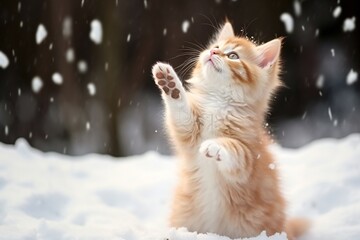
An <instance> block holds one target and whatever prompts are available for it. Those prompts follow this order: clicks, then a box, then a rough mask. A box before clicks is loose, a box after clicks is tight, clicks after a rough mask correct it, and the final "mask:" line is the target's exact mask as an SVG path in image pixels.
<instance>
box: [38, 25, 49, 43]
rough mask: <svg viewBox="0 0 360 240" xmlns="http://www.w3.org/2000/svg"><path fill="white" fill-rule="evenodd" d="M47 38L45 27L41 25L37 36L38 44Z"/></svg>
mask: <svg viewBox="0 0 360 240" xmlns="http://www.w3.org/2000/svg"><path fill="white" fill-rule="evenodd" d="M46 36H47V31H46V28H45V26H44V25H43V24H39V26H38V28H37V30H36V35H35V41H36V44H40V43H41V42H42V41H44V39H45V38H46Z"/></svg>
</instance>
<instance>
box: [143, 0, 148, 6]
mask: <svg viewBox="0 0 360 240" xmlns="http://www.w3.org/2000/svg"><path fill="white" fill-rule="evenodd" d="M147 7H148V3H147V1H146V0H144V8H147Z"/></svg>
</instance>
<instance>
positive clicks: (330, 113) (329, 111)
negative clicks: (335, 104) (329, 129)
mask: <svg viewBox="0 0 360 240" xmlns="http://www.w3.org/2000/svg"><path fill="white" fill-rule="evenodd" d="M328 114H329V119H330V121H332V119H333V116H332V112H331V108H330V107H328Z"/></svg>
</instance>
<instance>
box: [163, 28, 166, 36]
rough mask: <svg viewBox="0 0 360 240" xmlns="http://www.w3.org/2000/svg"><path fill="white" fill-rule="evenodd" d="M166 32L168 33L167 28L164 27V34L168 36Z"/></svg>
mask: <svg viewBox="0 0 360 240" xmlns="http://www.w3.org/2000/svg"><path fill="white" fill-rule="evenodd" d="M166 34H167V29H166V28H164V29H163V35H164V36H166Z"/></svg>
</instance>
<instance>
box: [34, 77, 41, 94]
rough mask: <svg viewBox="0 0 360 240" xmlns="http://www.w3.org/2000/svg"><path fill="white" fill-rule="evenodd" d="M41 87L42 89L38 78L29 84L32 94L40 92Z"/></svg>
mask: <svg viewBox="0 0 360 240" xmlns="http://www.w3.org/2000/svg"><path fill="white" fill-rule="evenodd" d="M42 87H43V81H42V80H41V78H40V77H38V76H35V77H34V78H33V79H32V82H31V88H32V90H33V92H34V93H38V92H40V90H41V88H42Z"/></svg>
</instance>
